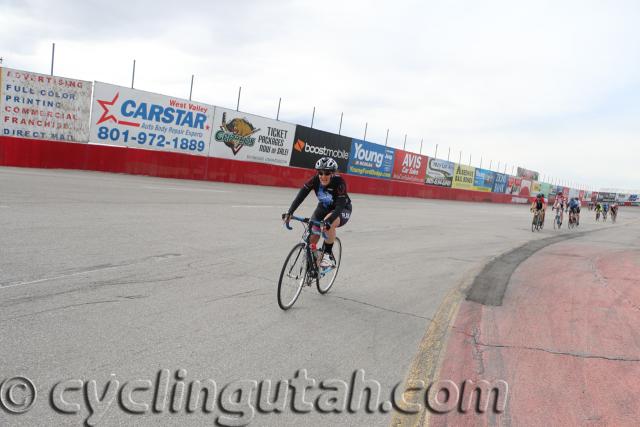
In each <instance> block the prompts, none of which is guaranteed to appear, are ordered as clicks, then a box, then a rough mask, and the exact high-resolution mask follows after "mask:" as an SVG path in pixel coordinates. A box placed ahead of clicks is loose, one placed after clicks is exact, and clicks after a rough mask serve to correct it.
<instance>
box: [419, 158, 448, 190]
mask: <svg viewBox="0 0 640 427" xmlns="http://www.w3.org/2000/svg"><path fill="white" fill-rule="evenodd" d="M454 170H455V163H453V162H449V161H447V160H440V159H434V158H433V157H431V158H430V159H429V161H428V162H427V177H426V179H425V183H426V184H430V185H439V186H441V187H451V184H452V183H453V174H454Z"/></svg>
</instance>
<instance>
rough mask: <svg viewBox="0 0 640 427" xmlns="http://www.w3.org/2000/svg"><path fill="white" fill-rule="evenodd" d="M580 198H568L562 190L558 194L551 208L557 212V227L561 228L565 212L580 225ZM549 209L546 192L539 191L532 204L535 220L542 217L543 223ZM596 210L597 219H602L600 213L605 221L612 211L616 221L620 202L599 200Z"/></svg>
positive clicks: (573, 221) (576, 224)
mask: <svg viewBox="0 0 640 427" xmlns="http://www.w3.org/2000/svg"><path fill="white" fill-rule="evenodd" d="M580 205H581V203H580V199H579V198H578V197H571V198H569V199H568V198H566V197H565V196H564V194H563V193H562V192H559V193H558V194H556V197H555V201H554V203H553V206H552V208H551V210H555V211H556V213H557V217H558V216H559V219H558V220H557V227H558V228H560V227H561V226H562V223H563V221H564V213H565V212H567V213H569V222H570V223H571V225H574V226H576V227H577V226H579V225H580ZM592 206H593V205H592V204H591V203H590V204H589V209H590V210H591V208H592ZM546 209H547V200H546V199H545V197H544V194H542V193H538V195H537V196H536V199H535V200H534V201H533V203H532V204H531V212H533V213H534V221H535V218H537V217H540V218H541V223H542V224H544V217H545V211H546ZM595 211H596V221H599V220H600V215H602V218H603V221H606V220H607V213H611V220H612V221H613V222H615V221H616V217H617V216H618V204H617V203H615V202H614V203H612V204H611V205H609V203H607V202H603V203H600V202H597V203H596V204H595Z"/></svg>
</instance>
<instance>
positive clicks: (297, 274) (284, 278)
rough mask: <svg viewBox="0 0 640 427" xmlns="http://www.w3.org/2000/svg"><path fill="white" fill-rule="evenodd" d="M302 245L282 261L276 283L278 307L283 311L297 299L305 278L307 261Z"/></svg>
mask: <svg viewBox="0 0 640 427" xmlns="http://www.w3.org/2000/svg"><path fill="white" fill-rule="evenodd" d="M304 250H305V246H304V243H298V244H297V245H295V246H294V247H293V249H291V252H289V255H287V259H285V261H284V265H283V266H282V271H281V272H280V280H279V281H278V305H279V306H280V308H281V309H283V310H288V309H290V308H291V307H292V306H293V304H294V303H295V302H296V300H297V299H298V296H299V295H300V291H301V290H302V286H304V281H305V278H306V277H307V260H306V254H305V252H304Z"/></svg>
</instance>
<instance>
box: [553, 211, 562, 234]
mask: <svg viewBox="0 0 640 427" xmlns="http://www.w3.org/2000/svg"><path fill="white" fill-rule="evenodd" d="M551 209H552V210H553V209H555V211H556V216H555V218H554V219H553V228H554V229H556V228H557V229H558V230H559V229H560V227H562V208H551Z"/></svg>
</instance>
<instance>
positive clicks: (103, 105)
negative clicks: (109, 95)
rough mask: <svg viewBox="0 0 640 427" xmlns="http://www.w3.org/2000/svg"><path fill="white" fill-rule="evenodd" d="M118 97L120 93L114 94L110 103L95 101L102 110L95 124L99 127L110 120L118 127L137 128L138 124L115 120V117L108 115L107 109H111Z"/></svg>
mask: <svg viewBox="0 0 640 427" xmlns="http://www.w3.org/2000/svg"><path fill="white" fill-rule="evenodd" d="M118 97H120V92H116V96H114V97H113V99H112V100H111V101H107V100H101V99H97V100H96V101H97V102H98V104H99V105H100V107H101V108H102V109H103V110H104V111H103V112H102V116H100V118H99V119H98V121H97V122H96V124H97V125H99V124H100V123H103V122H108V121H109V120H112V121H113V122H114V123H117V124H120V125H125V126H134V127H139V126H140V123H134V122H128V121H126V120H118V119H116V116H114V115H113V114H109V113H110V111H109V109H110V108H111V107H113V105H114V104H115V103H116V101H117V100H118Z"/></svg>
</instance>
